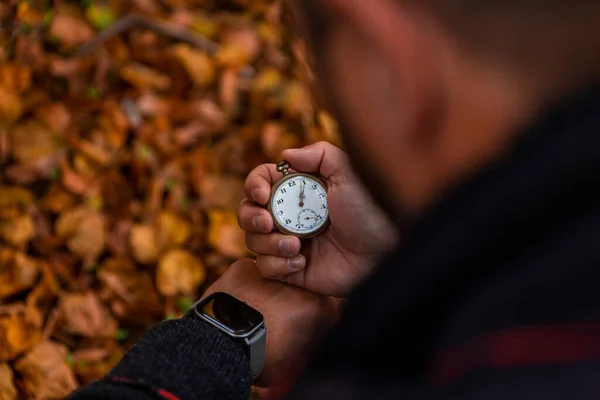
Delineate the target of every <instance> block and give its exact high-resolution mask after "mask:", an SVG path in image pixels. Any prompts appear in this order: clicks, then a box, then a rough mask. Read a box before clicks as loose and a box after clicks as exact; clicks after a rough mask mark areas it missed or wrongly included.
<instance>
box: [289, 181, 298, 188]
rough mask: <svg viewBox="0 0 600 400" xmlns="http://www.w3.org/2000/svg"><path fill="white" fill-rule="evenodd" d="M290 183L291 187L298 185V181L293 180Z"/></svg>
mask: <svg viewBox="0 0 600 400" xmlns="http://www.w3.org/2000/svg"><path fill="white" fill-rule="evenodd" d="M288 185H290V187H294V186H296V181H291V182H289V183H288Z"/></svg>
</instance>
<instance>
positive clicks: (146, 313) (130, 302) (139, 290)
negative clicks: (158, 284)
mask: <svg viewBox="0 0 600 400" xmlns="http://www.w3.org/2000/svg"><path fill="white" fill-rule="evenodd" d="M98 279H99V280H100V282H102V283H103V285H104V286H105V287H106V288H107V289H108V290H109V291H110V292H112V293H113V294H114V298H116V299H119V300H121V302H122V304H123V309H122V310H115V309H114V308H113V312H115V314H116V315H117V316H118V317H124V318H127V320H128V321H132V320H141V321H145V322H146V323H149V322H151V321H152V318H153V317H155V316H156V315H157V314H159V313H160V311H161V305H160V301H159V298H158V293H157V292H156V289H155V287H154V284H153V283H152V279H151V277H150V275H149V273H148V272H145V271H138V270H137V269H136V268H135V266H134V265H133V263H132V262H131V261H130V260H129V259H127V258H121V257H120V258H110V259H108V260H106V261H105V262H104V263H103V264H102V266H101V267H100V268H99V270H98ZM111 298H113V297H111ZM148 319H150V321H149V320H148Z"/></svg>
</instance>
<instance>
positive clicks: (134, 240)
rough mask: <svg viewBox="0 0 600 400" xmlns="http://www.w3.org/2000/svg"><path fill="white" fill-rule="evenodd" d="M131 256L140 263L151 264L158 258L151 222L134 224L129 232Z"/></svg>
mask: <svg viewBox="0 0 600 400" xmlns="http://www.w3.org/2000/svg"><path fill="white" fill-rule="evenodd" d="M129 245H130V246H131V251H132V253H133V257H134V258H135V259H136V260H137V261H138V262H140V263H142V264H151V263H153V262H156V260H157V258H158V244H157V243H156V235H155V234H154V226H153V225H151V224H138V225H134V226H133V227H132V228H131V231H130V232H129Z"/></svg>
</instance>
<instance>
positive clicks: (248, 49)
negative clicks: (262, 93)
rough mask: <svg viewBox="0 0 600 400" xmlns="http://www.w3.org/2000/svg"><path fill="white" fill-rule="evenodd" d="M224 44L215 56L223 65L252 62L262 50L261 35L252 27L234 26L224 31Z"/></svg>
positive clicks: (233, 65) (240, 64) (239, 65)
mask: <svg viewBox="0 0 600 400" xmlns="http://www.w3.org/2000/svg"><path fill="white" fill-rule="evenodd" d="M222 36H223V44H222V47H221V49H220V50H219V52H218V53H217V54H216V56H215V58H216V60H217V62H218V63H219V64H220V65H222V66H228V67H241V66H243V65H246V64H250V63H252V62H253V61H254V59H256V57H258V55H259V54H260V50H261V45H260V37H259V36H258V34H257V32H256V30H254V29H251V28H232V29H229V30H227V31H226V32H224V33H223V35H222Z"/></svg>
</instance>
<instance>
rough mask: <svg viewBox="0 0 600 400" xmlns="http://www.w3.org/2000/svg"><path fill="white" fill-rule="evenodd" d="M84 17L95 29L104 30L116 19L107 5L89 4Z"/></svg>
mask: <svg viewBox="0 0 600 400" xmlns="http://www.w3.org/2000/svg"><path fill="white" fill-rule="evenodd" d="M85 16H86V17H87V19H88V21H90V23H91V24H92V26H94V27H95V28H96V29H100V30H104V29H106V28H108V27H109V26H111V25H112V24H113V23H114V22H115V19H116V16H115V13H114V11H113V10H112V8H111V7H110V6H109V5H108V4H101V3H100V4H99V3H96V2H93V3H91V4H90V5H89V6H88V7H87V8H86V10H85Z"/></svg>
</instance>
